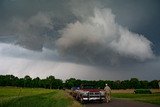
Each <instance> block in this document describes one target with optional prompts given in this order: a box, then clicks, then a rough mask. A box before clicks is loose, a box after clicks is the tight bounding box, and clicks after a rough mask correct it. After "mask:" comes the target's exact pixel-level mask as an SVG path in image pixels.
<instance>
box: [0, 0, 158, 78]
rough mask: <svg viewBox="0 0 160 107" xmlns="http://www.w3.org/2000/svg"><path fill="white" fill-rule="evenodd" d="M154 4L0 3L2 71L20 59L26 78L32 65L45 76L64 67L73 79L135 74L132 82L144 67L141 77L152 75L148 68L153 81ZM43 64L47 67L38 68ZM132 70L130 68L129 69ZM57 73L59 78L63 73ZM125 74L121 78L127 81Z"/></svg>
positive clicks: (104, 0) (81, 0) (103, 0)
mask: <svg viewBox="0 0 160 107" xmlns="http://www.w3.org/2000/svg"><path fill="white" fill-rule="evenodd" d="M158 4H160V2H159V1H158V0H155V1H153V2H152V1H150V0H146V1H145V0H142V1H127V0H122V1H114V0H113V1H109V0H87V1H86V0H78V1H75V0H68V1H66V0H53V1H52V0H34V1H30V0H1V1H0V16H1V17H0V23H1V24H0V49H3V50H0V57H2V58H1V60H0V62H3V61H4V60H7V61H6V65H4V67H3V65H2V66H1V68H4V69H5V68H7V67H10V66H12V65H10V64H8V63H9V62H10V61H9V60H14V61H17V62H18V61H19V60H18V59H22V60H21V61H20V62H22V64H21V66H22V69H23V70H24V71H25V72H26V74H27V72H28V71H27V70H30V73H31V72H32V71H33V69H29V67H31V68H35V67H34V63H32V61H31V63H30V60H33V62H37V63H38V64H39V65H40V66H42V65H43V64H44V66H43V67H44V69H45V68H46V67H45V66H47V64H48V65H49V67H48V69H50V70H49V72H48V74H50V73H51V72H52V70H51V68H52V67H51V66H52V62H53V65H55V63H56V66H59V67H60V65H63V66H64V68H65V67H66V68H67V65H69V66H70V69H74V72H76V70H77V72H78V73H79V71H81V70H82V69H80V68H83V70H84V72H85V71H86V73H87V74H86V73H85V74H86V75H89V74H90V73H89V72H95V75H97V72H96V71H99V72H101V73H102V74H103V73H104V74H106V75H107V73H109V74H110V75H112V77H113V75H117V77H115V78H118V75H119V74H118V72H119V73H121V72H122V71H123V73H124V72H127V71H134V70H137V72H136V76H137V75H138V69H139V68H141V66H143V65H144V66H145V67H144V69H142V72H144V71H145V70H146V72H147V73H148V74H151V72H149V70H147V69H148V68H147V67H146V66H147V64H148V67H151V68H154V70H155V73H154V74H156V75H157V72H158V69H159V66H157V65H158V64H159V53H160V48H159V39H160V38H159V36H158V35H160V33H159V30H160V27H159V23H160V21H159V18H160V15H159V12H158V10H159V9H160V7H159V5H158ZM8 47H9V48H8ZM11 48H13V50H12V49H11ZM7 49H9V50H11V51H8V50H7ZM3 57H4V58H3ZM10 58H11V59H10ZM42 60H44V61H46V63H43V64H40V62H41V61H42ZM14 61H11V62H14ZM23 61H24V64H23ZM25 61H27V64H26V63H25ZM28 63H29V64H28ZM57 63H58V65H57ZM154 64H155V66H153V65H154ZM18 65H19V64H17V66H18ZM39 65H37V66H39ZM131 65H132V66H133V67H134V68H130V67H129V66H131ZM93 66H94V67H93ZM4 69H3V74H4V72H5V70H6V69H5V70H4ZM35 69H36V68H35ZM35 69H34V70H35ZM46 69H47V68H46ZM36 70H37V69H36ZM38 70H39V69H38ZM53 70H54V69H53ZM59 70H61V69H59ZM105 70H106V71H105ZM18 71H19V72H21V70H20V69H18ZM62 71H63V74H64V71H65V70H64V69H63V70H62ZM71 71H72V70H71ZM8 72H10V70H9V71H8ZM33 72H34V71H33ZM81 72H82V71H81ZM84 72H83V73H84ZM57 73H58V71H57ZM72 73H73V72H72ZM127 73H128V76H127V74H126V75H125V77H130V76H131V75H132V74H130V73H129V72H127ZM31 74H34V73H31ZM42 74H43V73H42ZM58 74H59V75H60V73H58ZM69 74H71V73H68V75H69ZM73 74H74V73H73ZM75 74H76V73H75ZM139 74H143V73H139ZM81 76H82V75H81ZM101 76H102V75H101ZM77 77H78V76H77ZM92 77H94V75H92ZM102 77H103V76H102ZM79 78H80V76H79ZM86 78H87V77H86ZM99 78H100V77H99ZM103 78H105V76H104V77H103ZM146 78H148V77H146ZM156 78H157V77H156Z"/></svg>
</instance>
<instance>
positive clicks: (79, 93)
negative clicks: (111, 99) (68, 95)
mask: <svg viewBox="0 0 160 107" xmlns="http://www.w3.org/2000/svg"><path fill="white" fill-rule="evenodd" d="M72 96H73V97H75V98H76V100H78V101H80V102H81V103H85V102H87V101H100V102H103V101H105V91H104V90H102V89H98V88H96V87H95V85H81V87H78V88H77V89H75V90H72Z"/></svg>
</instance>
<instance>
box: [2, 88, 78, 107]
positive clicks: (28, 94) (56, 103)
mask: <svg viewBox="0 0 160 107" xmlns="http://www.w3.org/2000/svg"><path fill="white" fill-rule="evenodd" d="M74 105H76V106H77V107H80V104H78V103H77V102H75V101H74V100H73V99H72V97H70V96H69V95H68V94H67V93H66V92H65V91H63V90H49V89H39V88H38V89H37V88H33V89H32V88H14V87H0V107H74Z"/></svg>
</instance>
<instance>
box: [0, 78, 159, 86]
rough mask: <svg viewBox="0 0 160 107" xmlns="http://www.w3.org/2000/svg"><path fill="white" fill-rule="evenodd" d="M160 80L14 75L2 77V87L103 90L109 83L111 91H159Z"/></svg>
mask: <svg viewBox="0 0 160 107" xmlns="http://www.w3.org/2000/svg"><path fill="white" fill-rule="evenodd" d="M158 82H159V80H152V81H147V80H138V79H137V78H131V79H130V80H123V81H120V80H116V81H110V80H98V81H95V80H80V79H75V78H70V79H67V80H66V81H65V82H63V81H62V80H61V79H56V78H55V77H54V76H52V75H51V76H48V77H46V78H45V79H40V78H39V77H36V78H33V79H32V78H31V77H30V76H28V75H26V76H25V77H24V78H18V77H16V76H14V75H0V86H16V87H30V88H47V89H63V88H67V89H71V88H72V87H79V86H80V85H81V84H94V85H95V86H96V87H97V88H101V89H103V88H104V87H105V84H106V83H107V84H108V85H109V86H110V87H111V89H157V88H159V85H158Z"/></svg>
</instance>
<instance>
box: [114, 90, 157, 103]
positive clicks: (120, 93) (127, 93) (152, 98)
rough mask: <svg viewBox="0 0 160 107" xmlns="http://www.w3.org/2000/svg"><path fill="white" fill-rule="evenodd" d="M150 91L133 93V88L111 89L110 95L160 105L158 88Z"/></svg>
mask: <svg viewBox="0 0 160 107" xmlns="http://www.w3.org/2000/svg"><path fill="white" fill-rule="evenodd" d="M151 91H152V92H153V94H133V90H113V91H112V97H113V98H120V99H129V100H135V101H141V102H146V103H152V104H158V105H160V89H157V90H151Z"/></svg>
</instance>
